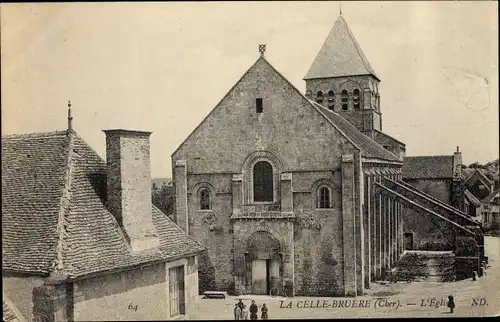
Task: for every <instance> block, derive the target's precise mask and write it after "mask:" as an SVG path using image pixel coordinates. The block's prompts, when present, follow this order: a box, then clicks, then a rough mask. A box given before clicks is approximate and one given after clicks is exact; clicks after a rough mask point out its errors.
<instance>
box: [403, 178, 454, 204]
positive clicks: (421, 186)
mask: <svg viewBox="0 0 500 322" xmlns="http://www.w3.org/2000/svg"><path fill="white" fill-rule="evenodd" d="M404 181H405V182H407V183H409V184H411V185H412V186H414V187H415V188H417V189H418V190H420V191H422V192H425V193H427V194H429V195H431V196H433V197H434V198H436V199H439V200H441V201H442V202H444V203H447V204H449V205H451V196H452V180H451V179H449V180H446V179H445V180H440V179H405V180H404Z"/></svg>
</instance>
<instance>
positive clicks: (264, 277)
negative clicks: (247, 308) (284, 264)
mask: <svg viewBox="0 0 500 322" xmlns="http://www.w3.org/2000/svg"><path fill="white" fill-rule="evenodd" d="M268 268H269V266H268V263H267V260H265V259H254V260H252V294H257V295H265V294H267V292H268V284H269V283H268V276H269V274H268Z"/></svg>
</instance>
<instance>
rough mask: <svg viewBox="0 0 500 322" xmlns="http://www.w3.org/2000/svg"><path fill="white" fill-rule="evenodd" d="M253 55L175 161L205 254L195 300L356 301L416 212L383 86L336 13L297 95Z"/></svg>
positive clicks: (190, 226)
mask: <svg viewBox="0 0 500 322" xmlns="http://www.w3.org/2000/svg"><path fill="white" fill-rule="evenodd" d="M259 50H260V52H261V56H260V57H259V58H258V59H257V61H256V62H255V63H254V64H253V65H252V66H251V67H250V68H249V69H248V70H247V71H246V72H245V73H244V75H243V76H242V77H241V78H240V80H239V81H238V82H237V83H236V84H235V85H234V86H233V87H232V88H231V89H230V90H229V92H228V93H227V94H226V95H225V96H224V97H223V98H222V100H221V101H220V102H219V103H218V104H217V106H216V107H215V108H214V109H213V110H212V111H211V112H210V113H209V114H208V115H207V117H206V118H205V119H204V120H203V121H202V122H201V124H199V125H198V127H196V128H195V129H194V131H193V132H192V133H191V134H190V135H189V136H188V137H187V138H186V140H185V141H184V142H183V143H182V144H181V145H180V146H179V147H178V148H177V150H176V151H174V153H173V154H172V167H173V169H172V170H173V171H172V173H173V181H174V185H175V194H176V211H175V221H176V222H177V224H178V225H179V226H180V227H181V228H182V229H184V230H185V231H186V232H187V233H188V234H189V235H191V236H193V237H194V238H196V239H197V240H198V241H199V242H201V243H202V244H203V245H205V246H206V247H207V248H208V251H207V253H206V254H205V255H204V256H200V259H199V263H200V264H199V280H200V291H201V292H203V291H205V290H219V291H228V292H229V293H232V294H271V295H273V294H278V293H279V294H281V295H288V296H293V295H305V296H355V295H362V294H363V292H364V289H365V288H368V287H370V283H371V281H372V280H376V279H381V278H383V277H384V276H385V274H386V272H387V271H389V270H390V269H391V268H392V267H393V266H394V265H395V263H396V261H397V260H398V259H399V257H400V255H401V254H402V253H403V247H404V245H403V225H402V209H403V207H402V206H403V204H404V205H405V206H408V207H416V206H415V203H414V202H413V201H411V200H410V199H409V198H410V197H409V196H413V195H415V192H414V191H411V190H410V189H409V188H408V187H406V186H403V185H402V183H401V184H400V182H401V179H402V172H401V171H402V166H403V158H404V155H405V149H406V147H405V145H404V144H403V143H401V142H400V141H398V140H396V139H394V138H392V137H391V136H389V135H387V134H385V133H384V132H382V113H381V108H380V95H379V92H378V84H379V78H378V77H377V75H376V74H375V72H374V70H373V68H372V67H371V66H370V64H369V62H368V60H367V59H366V57H365V55H364V54H363V52H362V50H361V48H360V46H359V45H358V43H357V42H356V40H355V38H354V36H353V34H352V32H351V31H350V29H349V27H348V26H347V23H346V22H345V20H344V19H343V17H342V16H340V17H339V18H338V19H337V21H336V22H335V24H334V26H333V28H332V30H331V31H330V34H329V35H328V37H327V39H326V41H325V43H324V45H323V47H322V48H321V50H320V51H319V53H318V55H317V57H316V58H315V60H314V61H313V63H312V65H311V68H310V70H309V72H308V73H307V75H306V77H305V78H304V80H305V81H306V93H305V94H302V93H301V92H300V91H299V90H298V89H296V88H295V87H294V86H293V85H292V84H291V83H290V82H289V81H288V80H287V79H286V78H285V77H283V76H282V75H281V74H280V73H279V72H278V71H277V70H276V69H275V68H274V67H273V66H272V65H271V64H270V63H269V62H268V61H267V60H266V58H265V57H264V51H265V45H261V46H259ZM398 189H399V190H398ZM396 190H398V192H396ZM405 194H406V195H405ZM418 197H419V198H423V199H422V201H423V202H434V201H432V200H430V201H429V200H427V199H426V198H427V197H425V196H421V195H420V194H419V195H418ZM432 206H435V207H436V209H437V210H436V211H441V210H442V211H443V215H436V213H435V212H432V214H430V216H438V217H439V216H441V217H439V218H442V216H448V215H449V216H452V215H453V214H451V213H444V212H446V211H448V210H447V209H444V210H443V209H441V208H443V207H442V206H441V205H434V204H432ZM418 209H419V210H422V209H424V210H422V211H423V212H425V214H426V215H427V214H428V213H430V212H429V211H428V210H426V209H427V208H423V207H421V208H418ZM448 212H449V211H448ZM457 226H459V225H458V224H457ZM457 229H458V228H457Z"/></svg>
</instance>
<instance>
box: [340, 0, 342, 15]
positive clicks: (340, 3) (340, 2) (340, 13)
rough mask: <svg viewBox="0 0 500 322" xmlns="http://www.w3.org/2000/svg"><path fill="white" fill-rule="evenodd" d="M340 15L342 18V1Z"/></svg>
mask: <svg viewBox="0 0 500 322" xmlns="http://www.w3.org/2000/svg"><path fill="white" fill-rule="evenodd" d="M340 15H341V16H342V1H340Z"/></svg>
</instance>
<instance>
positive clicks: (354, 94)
mask: <svg viewBox="0 0 500 322" xmlns="http://www.w3.org/2000/svg"><path fill="white" fill-rule="evenodd" d="M352 102H353V105H354V109H356V110H359V105H360V104H359V102H360V99H359V89H357V88H356V89H355V90H354V91H353V92H352Z"/></svg>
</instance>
